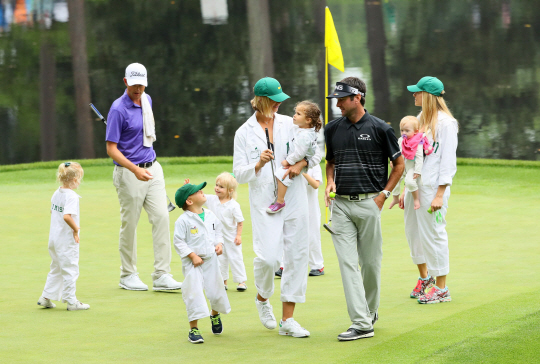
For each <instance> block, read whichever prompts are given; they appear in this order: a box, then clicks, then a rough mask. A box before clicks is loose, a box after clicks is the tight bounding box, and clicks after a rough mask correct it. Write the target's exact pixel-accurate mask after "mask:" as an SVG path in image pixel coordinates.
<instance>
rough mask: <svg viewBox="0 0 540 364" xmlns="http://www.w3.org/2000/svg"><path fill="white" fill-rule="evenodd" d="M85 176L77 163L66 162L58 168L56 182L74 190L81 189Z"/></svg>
mask: <svg viewBox="0 0 540 364" xmlns="http://www.w3.org/2000/svg"><path fill="white" fill-rule="evenodd" d="M83 176H84V171H83V169H82V167H81V165H80V164H79V163H77V162H65V163H61V164H60V165H59V166H58V171H57V172H56V180H57V181H58V182H60V183H61V184H62V186H64V187H68V188H70V189H72V190H74V189H76V188H77V187H79V184H80V183H81V181H82V179H83Z"/></svg>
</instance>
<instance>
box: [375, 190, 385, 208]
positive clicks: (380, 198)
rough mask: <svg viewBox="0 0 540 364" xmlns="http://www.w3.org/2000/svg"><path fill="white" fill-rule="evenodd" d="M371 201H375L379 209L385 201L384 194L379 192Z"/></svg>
mask: <svg viewBox="0 0 540 364" xmlns="http://www.w3.org/2000/svg"><path fill="white" fill-rule="evenodd" d="M373 201H375V203H376V204H377V206H378V207H379V211H381V210H382V208H383V206H384V203H385V202H386V196H385V195H384V193H379V195H378V196H377V197H375V198H374V199H373Z"/></svg>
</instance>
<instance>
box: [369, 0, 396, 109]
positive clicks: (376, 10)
mask: <svg viewBox="0 0 540 364" xmlns="http://www.w3.org/2000/svg"><path fill="white" fill-rule="evenodd" d="M381 3H382V2H381V1H374V0H366V2H365V8H366V23H367V36H368V37H367V45H368V50H369V60H370V64H371V78H372V80H373V95H374V96H375V110H374V113H376V114H377V116H379V117H380V118H383V119H384V118H386V117H388V111H389V106H390V91H389V87H388V73H387V71H386V60H385V51H386V35H385V33H384V22H383V13H382V5H381Z"/></svg>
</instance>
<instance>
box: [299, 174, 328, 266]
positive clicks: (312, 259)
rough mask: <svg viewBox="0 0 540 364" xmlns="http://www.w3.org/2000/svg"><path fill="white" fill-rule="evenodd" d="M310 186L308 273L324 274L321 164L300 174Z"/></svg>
mask: <svg viewBox="0 0 540 364" xmlns="http://www.w3.org/2000/svg"><path fill="white" fill-rule="evenodd" d="M302 175H303V176H304V178H305V179H306V181H307V183H308V185H309V186H310V187H308V188H307V195H308V208H309V212H308V214H309V268H310V271H309V275H310V276H322V275H324V260H323V256H322V248H321V207H320V206H319V185H320V184H321V183H322V181H323V177H322V171H321V166H320V165H316V166H315V167H313V168H310V169H308V171H307V173H303V174H302Z"/></svg>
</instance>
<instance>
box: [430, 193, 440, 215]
mask: <svg viewBox="0 0 540 364" xmlns="http://www.w3.org/2000/svg"><path fill="white" fill-rule="evenodd" d="M442 205H443V198H442V196H435V198H434V199H433V201H431V212H435V211H437V210H440V209H441V208H442Z"/></svg>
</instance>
